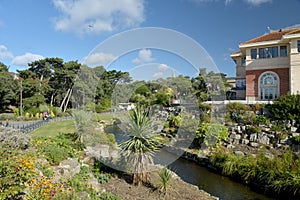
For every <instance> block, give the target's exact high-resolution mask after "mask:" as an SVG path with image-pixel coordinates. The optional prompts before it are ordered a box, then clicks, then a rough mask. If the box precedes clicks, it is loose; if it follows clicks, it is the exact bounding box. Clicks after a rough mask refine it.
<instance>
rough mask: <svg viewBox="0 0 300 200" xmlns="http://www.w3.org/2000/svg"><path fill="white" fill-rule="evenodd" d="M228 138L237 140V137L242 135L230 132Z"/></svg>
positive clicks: (239, 137)
mask: <svg viewBox="0 0 300 200" xmlns="http://www.w3.org/2000/svg"><path fill="white" fill-rule="evenodd" d="M230 138H232V139H234V140H239V139H241V138H242V136H241V135H239V134H231V135H230Z"/></svg>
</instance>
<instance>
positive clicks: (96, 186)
mask: <svg viewBox="0 0 300 200" xmlns="http://www.w3.org/2000/svg"><path fill="white" fill-rule="evenodd" d="M90 176H91V177H90V178H89V179H88V185H89V186H91V188H93V189H94V190H95V191H96V192H97V193H99V192H101V191H102V188H101V184H100V183H99V182H98V180H97V179H96V178H95V177H94V175H92V174H90Z"/></svg>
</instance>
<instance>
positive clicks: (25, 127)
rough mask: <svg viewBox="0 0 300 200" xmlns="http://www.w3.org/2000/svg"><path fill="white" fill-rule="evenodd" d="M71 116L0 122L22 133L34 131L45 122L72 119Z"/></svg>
mask: <svg viewBox="0 0 300 200" xmlns="http://www.w3.org/2000/svg"><path fill="white" fill-rule="evenodd" d="M72 119H73V118H72V117H71V116H68V117H56V118H53V119H49V120H38V121H28V122H26V121H22V122H4V123H3V122H2V125H3V126H6V127H11V128H13V129H17V130H20V131H21V132H22V133H29V132H31V131H34V130H35V129H37V128H39V127H41V126H44V125H45V124H48V123H52V122H60V121H65V120H72Z"/></svg>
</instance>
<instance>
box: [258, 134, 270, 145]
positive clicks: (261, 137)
mask: <svg viewBox="0 0 300 200" xmlns="http://www.w3.org/2000/svg"><path fill="white" fill-rule="evenodd" d="M257 141H258V142H259V143H261V144H265V145H268V144H269V143H270V139H269V138H268V136H266V135H259V136H258V139H257Z"/></svg>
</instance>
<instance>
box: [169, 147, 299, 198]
mask: <svg viewBox="0 0 300 200" xmlns="http://www.w3.org/2000/svg"><path fill="white" fill-rule="evenodd" d="M164 149H165V150H166V151H168V152H170V153H171V154H173V155H177V156H178V155H181V159H184V160H187V161H191V162H192V163H195V164H196V165H198V166H199V168H200V169H201V167H200V166H202V167H203V168H205V169H208V171H207V172H205V173H202V176H201V175H199V176H198V174H197V173H196V174H190V176H189V177H187V180H190V179H192V180H194V182H193V181H192V182H191V183H196V184H197V185H199V186H200V187H201V185H202V184H204V185H206V183H205V182H203V181H202V182H201V181H199V182H198V180H197V178H194V176H197V177H198V179H201V178H205V177H203V176H206V173H210V172H211V173H213V174H219V175H221V176H222V177H224V178H225V177H226V178H227V177H228V178H230V179H232V180H233V182H236V183H237V184H239V185H241V186H237V188H241V189H244V188H247V187H248V188H249V189H251V190H253V191H256V192H257V193H260V194H264V195H267V196H265V197H262V198H263V199H277V198H278V197H280V198H288V199H298V198H299V195H297V194H296V193H295V194H294V193H293V192H292V191H288V190H287V189H286V190H285V191H280V193H279V191H277V190H275V189H274V188H272V187H270V183H269V182H268V181H267V182H266V180H265V179H268V177H267V175H268V174H267V173H268V172H267V171H266V172H259V171H258V169H257V168H258V167H257V166H259V167H261V166H260V163H254V164H255V165H253V166H250V168H247V169H248V171H249V172H250V173H251V175H253V174H255V173H257V174H259V173H264V175H265V177H263V178H264V180H265V182H262V181H261V182H259V181H257V180H256V179H254V178H253V177H250V178H248V177H247V178H248V179H247V180H248V181H245V173H244V172H245V171H243V168H240V167H239V166H246V167H247V165H248V164H249V162H247V161H246V160H244V158H243V157H241V156H239V157H238V156H237V158H239V160H237V161H236V162H235V163H233V162H232V163H230V162H228V163H226V165H223V166H224V167H225V168H222V167H220V166H218V165H216V163H213V162H214V161H213V160H211V159H212V158H209V157H208V156H199V154H196V153H192V152H187V151H184V150H182V149H178V148H176V147H173V146H171V147H170V146H169V147H164ZM223 150H224V149H223ZM222 152H223V151H222ZM224 154H225V152H224ZM233 156H234V154H233ZM220 159H221V160H222V159H223V158H220ZM254 160H256V159H254ZM265 161H266V159H265ZM181 162H182V161H181ZM219 163H221V162H219ZM230 164H232V165H230ZM190 167H193V165H191V166H190ZM190 167H189V168H190ZM283 167H284V166H283ZM224 169H225V170H228V169H230V170H232V171H231V173H227V172H226V171H225V170H224ZM266 169H267V170H268V169H269V168H266ZM190 170H192V169H190ZM270 173H272V171H271V170H270ZM182 175H183V176H185V175H184V174H182ZM211 176H213V175H211ZM214 178H218V177H214ZM206 179H209V176H208V177H206ZM274 180H277V178H275V179H274ZM278 180H279V179H278ZM185 181H186V180H185ZM210 181H213V180H210ZM220 181H222V180H220ZM217 184H218V183H217ZM242 185H244V186H245V187H244V188H243V187H242ZM295 187H297V185H295ZM203 189H204V190H205V191H207V192H209V193H211V194H212V195H216V196H219V197H220V198H221V196H220V195H218V194H221V192H220V193H219V191H215V192H216V193H215V192H213V191H212V190H209V189H207V188H205V187H204V188H203ZM219 189H220V188H219ZM221 189H222V188H221ZM234 189H235V188H232V189H231V190H234ZM245 192H246V193H248V192H247V191H245ZM253 194H254V193H253ZM254 195H256V194H254ZM221 199H222V198H221ZM229 199H231V198H229ZM238 199H239V198H238ZM252 199H255V198H252ZM259 199H260V198H259Z"/></svg>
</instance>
